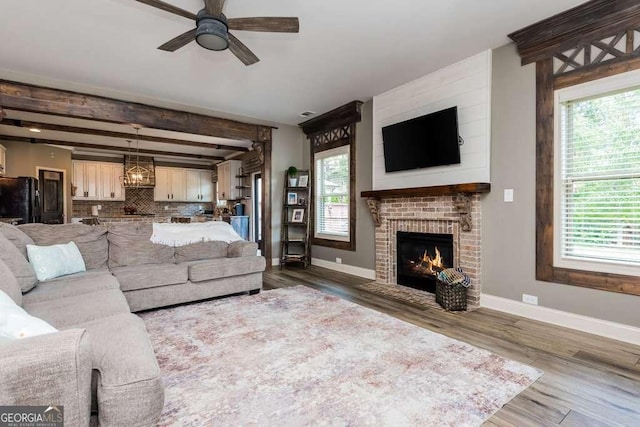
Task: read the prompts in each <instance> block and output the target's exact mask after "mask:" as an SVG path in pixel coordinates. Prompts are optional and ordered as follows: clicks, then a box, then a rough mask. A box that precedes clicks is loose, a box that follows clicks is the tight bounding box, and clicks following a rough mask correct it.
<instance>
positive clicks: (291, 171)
mask: <svg viewBox="0 0 640 427" xmlns="http://www.w3.org/2000/svg"><path fill="white" fill-rule="evenodd" d="M297 173H298V168H297V167H295V166H289V169H287V175H289V176H292V177H293V176H296V174H297Z"/></svg>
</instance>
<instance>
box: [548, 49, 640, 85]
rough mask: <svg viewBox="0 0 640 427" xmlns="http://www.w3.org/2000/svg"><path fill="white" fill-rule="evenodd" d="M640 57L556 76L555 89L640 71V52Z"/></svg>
mask: <svg viewBox="0 0 640 427" xmlns="http://www.w3.org/2000/svg"><path fill="white" fill-rule="evenodd" d="M638 55H639V56H635V57H631V58H625V57H622V58H616V59H612V60H610V61H608V62H606V63H604V64H602V65H600V64H599V65H598V66H593V67H584V68H581V69H579V70H575V71H570V72H568V73H565V74H561V75H559V76H556V78H555V80H554V85H553V86H554V89H556V90H557V89H563V88H565V87H569V86H575V85H579V84H581V83H587V82H590V81H593V80H598V79H602V78H604V77H610V76H614V75H616V74H620V73H626V72H627V71H633V70H638V69H640V52H639V53H638Z"/></svg>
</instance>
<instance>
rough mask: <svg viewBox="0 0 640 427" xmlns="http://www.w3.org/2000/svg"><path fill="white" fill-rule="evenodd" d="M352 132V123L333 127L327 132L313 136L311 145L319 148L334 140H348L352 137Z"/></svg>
mask: <svg viewBox="0 0 640 427" xmlns="http://www.w3.org/2000/svg"><path fill="white" fill-rule="evenodd" d="M352 133H353V129H352V125H347V126H341V127H339V128H335V129H331V130H328V131H326V132H322V133H318V134H315V135H313V136H311V138H310V139H311V145H312V146H313V147H314V148H316V149H317V148H319V147H321V146H323V145H326V144H330V143H332V142H339V141H344V140H348V139H350V138H351V135H352Z"/></svg>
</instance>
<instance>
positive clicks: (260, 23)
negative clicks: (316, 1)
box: [136, 0, 300, 65]
mask: <svg viewBox="0 0 640 427" xmlns="http://www.w3.org/2000/svg"><path fill="white" fill-rule="evenodd" d="M136 1H138V2H140V3H144V4H146V5H149V6H153V7H155V8H158V9H161V10H164V11H165V12H170V13H174V14H176V15H179V16H183V17H185V18H188V19H193V20H194V21H196V28H194V29H191V30H189V31H187V32H186V33H184V34H180V35H179V36H178V37H175V38H174V39H171V40H169V41H168V42H166V43H165V44H163V45H162V46H160V47H158V49H160V50H164V51H167V52H173V51H176V50H178V49H180V48H181V47H183V46H185V45H187V44H189V43H191V42H192V41H193V40H195V41H196V42H197V43H198V44H199V45H200V46H202V47H204V48H205V49H209V50H225V49H227V48H229V50H230V51H231V53H233V54H234V55H235V56H237V57H238V59H239V60H240V61H242V62H243V63H244V65H252V64H255V63H256V62H258V61H260V59H258V57H257V56H256V55H255V54H254V53H253V52H251V50H250V49H249V48H248V47H247V46H245V45H244V44H243V43H242V42H241V41H240V40H238V39H237V38H235V37H234V36H233V34H231V33H229V30H243V31H261V32H272V33H297V32H299V30H300V24H299V22H298V18H282V17H263V18H229V19H227V17H226V16H224V14H223V13H222V8H223V7H224V2H225V0H204V9H202V10H201V11H200V12H198V14H197V15H195V14H193V13H191V12H189V11H186V10H184V9H181V8H179V7H176V6H173V5H171V4H169V3H165V2H163V1H161V0H136Z"/></svg>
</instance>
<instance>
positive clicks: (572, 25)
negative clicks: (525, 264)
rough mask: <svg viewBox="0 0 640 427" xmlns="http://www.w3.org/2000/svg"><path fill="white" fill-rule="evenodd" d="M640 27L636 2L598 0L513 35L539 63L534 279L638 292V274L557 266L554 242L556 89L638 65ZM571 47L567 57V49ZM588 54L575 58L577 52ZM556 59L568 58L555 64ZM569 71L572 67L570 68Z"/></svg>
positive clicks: (526, 57)
mask: <svg viewBox="0 0 640 427" xmlns="http://www.w3.org/2000/svg"><path fill="white" fill-rule="evenodd" d="M638 28H640V4H638V2H637V1H626V0H625V1H616V2H611V1H605V0H594V1H590V2H587V3H585V4H583V5H580V6H578V7H576V8H573V9H571V10H569V11H567V12H564V13H562V14H559V15H556V16H554V17H551V18H549V19H546V20H544V21H541V22H539V23H537V24H534V25H531V26H529V27H527V28H525V29H523V30H520V31H517V32H516V33H513V34H511V35H510V37H511V38H512V39H513V40H514V41H515V42H516V44H517V45H518V50H519V51H520V54H521V56H522V62H523V64H527V63H531V62H536V124H537V126H536V279H537V280H542V281H546V282H555V283H564V284H568V285H574V286H581V287H587V288H593V289H600V290H604V291H609V292H619V293H624V294H631V295H640V277H637V276H628V275H621V274H613V273H598V272H591V271H583V270H575V269H568V268H560V267H556V266H554V265H553V246H554V143H555V142H554V107H555V105H554V91H555V90H557V89H561V88H565V87H569V86H573V85H576V84H580V83H585V82H588V81H593V80H597V79H601V78H604V77H608V76H612V75H615V74H619V73H623V72H626V71H631V70H636V69H640V49H634V48H633V45H634V42H633V38H634V37H638V35H637V34H636V33H635V30H636V29H638ZM622 34H624V36H625V37H626V49H624V51H621V50H615V51H614V48H613V47H612V46H611V45H610V44H607V45H603V44H602V43H603V42H602V41H601V40H603V39H604V38H606V37H609V36H614V37H621V35H622ZM592 45H593V46H596V47H599V48H604V49H605V50H606V49H611V50H612V52H614V56H615V57H614V58H611V59H608V60H603V59H604V57H600V58H599V59H598V58H591V56H590V46H592ZM568 51H572V53H570V54H569V55H568V56H567V52H568ZM576 52H577V53H582V54H585V56H584V57H583V58H586V59H584V60H583V61H582V63H580V62H575V59H576V57H577V53H576ZM554 58H555V60H556V64H557V61H558V60H560V61H564V64H570V66H564V65H561V66H560V67H554ZM568 69H569V70H568Z"/></svg>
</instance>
